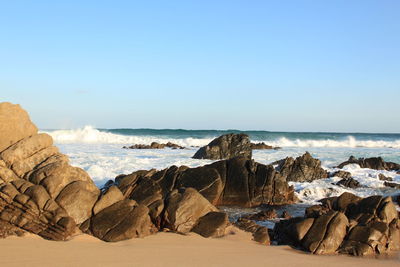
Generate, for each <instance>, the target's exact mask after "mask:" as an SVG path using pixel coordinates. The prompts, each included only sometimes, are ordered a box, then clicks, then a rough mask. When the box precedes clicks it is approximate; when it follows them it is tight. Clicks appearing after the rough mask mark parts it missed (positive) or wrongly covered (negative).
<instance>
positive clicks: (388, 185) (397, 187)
mask: <svg viewBox="0 0 400 267" xmlns="http://www.w3.org/2000/svg"><path fill="white" fill-rule="evenodd" d="M383 184H384V185H385V186H387V187H391V188H395V189H400V184H397V183H391V182H384V183H383Z"/></svg>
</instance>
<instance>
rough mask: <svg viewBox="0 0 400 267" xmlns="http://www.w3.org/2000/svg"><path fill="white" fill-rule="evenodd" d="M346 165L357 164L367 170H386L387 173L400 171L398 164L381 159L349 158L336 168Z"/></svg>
mask: <svg viewBox="0 0 400 267" xmlns="http://www.w3.org/2000/svg"><path fill="white" fill-rule="evenodd" d="M348 164H358V165H360V167H361V168H368V169H374V170H387V171H398V170H400V164H397V163H394V162H386V161H384V160H383V159H382V158H381V157H373V158H366V159H365V158H359V159H357V158H355V157H353V156H351V157H350V158H349V159H348V160H347V161H345V162H343V163H341V164H339V166H338V168H340V169H341V168H343V167H344V166H346V165H348Z"/></svg>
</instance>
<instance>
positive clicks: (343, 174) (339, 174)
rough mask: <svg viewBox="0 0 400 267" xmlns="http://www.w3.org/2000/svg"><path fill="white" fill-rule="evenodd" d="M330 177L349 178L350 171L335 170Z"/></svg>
mask: <svg viewBox="0 0 400 267" xmlns="http://www.w3.org/2000/svg"><path fill="white" fill-rule="evenodd" d="M330 177H340V178H343V179H350V178H351V173H349V172H346V171H336V172H334V173H332V174H331V175H330Z"/></svg>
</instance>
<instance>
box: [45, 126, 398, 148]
mask: <svg viewBox="0 0 400 267" xmlns="http://www.w3.org/2000/svg"><path fill="white" fill-rule="evenodd" d="M43 132H45V133H47V134H49V135H51V136H52V137H53V139H54V141H55V142H56V143H62V144H64V143H92V144H96V143H97V144H150V143H151V142H159V143H166V142H168V141H170V142H173V143H176V144H178V145H181V146H186V147H190V146H204V145H207V144H208V143H209V142H211V140H212V139H213V138H215V137H204V138H193V137H188V138H176V137H175V138H174V137H173V136H169V137H168V136H162V137H161V136H151V135H147V136H143V135H121V134H114V133H110V132H105V131H101V130H98V129H96V128H94V127H92V126H85V127H83V128H80V129H73V130H55V131H43ZM261 141H262V142H265V143H266V144H269V145H272V146H278V147H332V148H334V147H338V148H346V147H347V148H354V147H366V148H400V140H394V141H386V140H357V139H356V138H355V137H353V136H351V135H349V136H347V137H346V138H345V139H342V140H333V139H324V140H321V139H320V140H317V139H288V138H286V137H281V138H278V139H275V140H264V141H263V140H261ZM255 142H260V140H257V141H255Z"/></svg>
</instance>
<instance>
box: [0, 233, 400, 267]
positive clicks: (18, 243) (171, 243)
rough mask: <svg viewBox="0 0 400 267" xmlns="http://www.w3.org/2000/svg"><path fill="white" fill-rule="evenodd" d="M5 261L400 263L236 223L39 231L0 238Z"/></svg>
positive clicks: (14, 263)
mask: <svg viewBox="0 0 400 267" xmlns="http://www.w3.org/2000/svg"><path fill="white" fill-rule="evenodd" d="M0 266H242V267H243V266H245V267H253V266H296V267H300V266H324V267H328V266H364V267H367V266H386V267H388V266H400V255H399V254H398V253H396V254H394V255H391V256H390V257H383V258H382V257H381V258H380V259H376V258H358V257H350V256H316V255H310V254H307V253H304V252H301V251H298V250H294V249H291V248H290V247H288V246H263V245H259V244H257V243H255V242H254V241H251V235H250V234H249V233H246V232H243V231H241V230H238V229H236V228H231V229H230V234H229V235H227V236H225V237H223V238H219V239H206V238H203V237H201V236H199V235H196V234H190V235H187V236H183V235H179V234H173V233H158V234H155V235H152V236H149V237H146V238H141V239H132V240H127V241H122V242H118V243H106V242H103V241H100V240H98V239H96V238H94V237H92V236H89V235H85V234H81V235H78V236H76V237H75V238H74V239H72V240H70V241H67V242H56V241H48V240H44V239H42V238H40V237H38V236H34V235H27V236H24V237H8V238H6V239H3V240H0Z"/></svg>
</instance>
